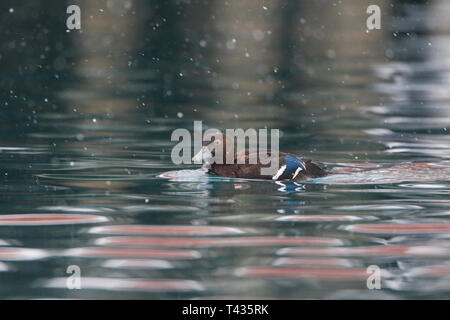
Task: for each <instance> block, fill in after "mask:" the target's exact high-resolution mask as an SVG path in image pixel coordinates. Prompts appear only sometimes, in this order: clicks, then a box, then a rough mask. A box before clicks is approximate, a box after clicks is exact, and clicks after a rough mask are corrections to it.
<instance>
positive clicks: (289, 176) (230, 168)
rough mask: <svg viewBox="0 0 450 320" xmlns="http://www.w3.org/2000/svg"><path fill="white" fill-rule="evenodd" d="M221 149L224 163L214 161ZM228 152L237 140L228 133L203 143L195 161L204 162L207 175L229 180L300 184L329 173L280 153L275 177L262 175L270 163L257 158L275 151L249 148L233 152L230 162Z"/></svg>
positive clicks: (303, 159) (287, 154)
mask: <svg viewBox="0 0 450 320" xmlns="http://www.w3.org/2000/svg"><path fill="white" fill-rule="evenodd" d="M218 148H221V149H222V150H221V151H222V156H223V159H222V160H223V161H220V162H221V163H216V161H215V156H216V150H218ZM228 150H234V139H229V138H227V136H226V135H225V134H223V135H220V136H219V137H217V136H216V137H212V139H211V140H209V141H206V142H204V143H203V147H202V148H201V150H200V151H199V152H198V153H197V154H196V155H195V156H194V157H193V158H192V160H193V161H194V162H195V163H202V164H203V165H202V169H203V170H204V171H206V172H207V173H208V174H211V175H216V176H221V177H228V178H241V179H263V180H275V181H283V180H285V181H299V180H305V179H308V178H319V177H324V176H326V175H328V172H327V171H326V170H325V169H323V168H322V167H321V166H320V165H319V164H317V163H316V162H314V161H313V160H311V159H306V158H303V157H299V156H296V155H293V154H290V153H285V152H278V156H279V162H278V168H276V170H275V171H273V173H272V174H269V175H268V174H264V175H263V174H262V172H261V169H262V168H264V167H266V168H268V167H269V164H265V165H264V164H262V163H261V161H260V158H259V157H257V155H258V154H261V152H266V154H267V155H268V156H270V155H271V154H272V150H270V149H269V150H264V149H261V150H259V149H258V150H253V151H252V150H247V149H246V150H243V151H240V152H234V155H233V161H232V162H230V163H227V162H226V155H227V154H228V153H230V152H229V151H228ZM252 157H255V158H252ZM250 159H257V161H256V163H254V164H251V163H250V162H251V161H249V160H250ZM218 162H219V161H218Z"/></svg>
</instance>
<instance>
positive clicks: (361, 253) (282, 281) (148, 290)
mask: <svg viewBox="0 0 450 320" xmlns="http://www.w3.org/2000/svg"><path fill="white" fill-rule="evenodd" d="M71 4H76V5H78V6H79V7H80V9H81V29H80V30H67V27H66V20H67V18H68V17H69V14H67V13H66V9H67V7H68V6H69V5H71ZM374 4H375V5H378V6H379V7H380V12H381V29H379V30H367V27H366V20H367V18H368V17H369V14H367V13H366V10H367V7H368V6H369V5H374ZM449 15H450V2H448V1H445V0H429V1H420V0H416V1H413V0H410V1H407V0H403V1H402V0H397V1H395V0H391V1H388V0H385V1H383V0H371V1H365V0H342V1H328V0H316V1H294V0H292V1H287V0H286V1H282V0H279V1H278V0H275V1H249V0H241V1H233V0H230V1H219V0H203V1H196V0H171V1H162V0H161V1H144V0H102V1H100V0H89V1H88V0H84V1H82V0H79V1H46V0H35V1H9V0H4V1H2V2H1V4H0V17H1V20H0V21H1V22H0V39H1V43H0V71H1V72H0V281H1V283H2V285H1V286H0V296H1V297H2V298H204V297H232V298H331V299H341V298H343V299H346V298H369V299H374V298H382V299H383V298H444V297H447V298H448V292H449V291H448V289H449V288H450V283H449V274H450V266H449V260H448V258H449V256H450V246H449V243H448V237H449V232H450V226H449V224H448V212H449V211H448V208H449V206H450V202H449V201H448V199H447V197H448V194H449V192H450V185H449V183H448V180H449V177H450V169H449V168H450V166H449V161H448V159H449V157H450V150H449V149H450V139H449V136H448V131H447V129H448V126H449V123H450V90H449V89H448V88H449V84H450V41H449V40H450V20H449V19H448V16H449ZM194 120H202V121H203V124H204V125H205V127H206V126H208V127H216V128H256V129H258V128H265V127H267V128H269V129H270V128H278V129H280V130H281V132H282V136H281V139H280V147H281V149H282V150H283V151H288V152H293V153H296V154H300V155H304V156H307V157H311V158H313V159H315V160H318V161H321V162H323V163H325V165H327V167H328V168H329V169H330V170H334V171H335V172H337V173H345V175H344V174H342V175H333V176H330V177H327V178H326V179H323V180H320V179H319V180H318V181H309V182H305V184H302V185H289V184H287V185H285V184H281V185H279V184H275V183H272V182H261V181H240V180H235V181H231V180H227V179H218V178H208V177H205V176H198V175H194V176H183V177H182V178H176V177H175V178H174V179H165V178H161V177H160V174H162V173H163V172H166V171H169V170H181V169H194V168H196V166H175V165H174V164H173V163H172V162H171V160H170V152H171V148H172V146H173V144H174V143H173V142H171V141H170V136H171V132H172V131H173V130H174V129H176V128H187V129H192V126H193V121H194ZM69 265H77V266H79V267H80V269H81V276H82V289H81V290H70V289H68V288H67V287H66V280H67V277H69V276H70V275H69V274H67V272H66V269H67V267H68V266H69ZM369 265H377V266H379V267H380V268H381V269H382V270H383V280H382V289H381V290H369V289H368V288H367V286H366V279H367V273H366V268H367V266H369Z"/></svg>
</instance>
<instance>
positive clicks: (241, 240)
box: [97, 237, 342, 247]
mask: <svg viewBox="0 0 450 320" xmlns="http://www.w3.org/2000/svg"><path fill="white" fill-rule="evenodd" d="M97 244H101V245H111V246H130V247H133V246H139V247H146V246H149V247H243V246H278V245H283V246H289V245H292V246H339V245H342V241H341V240H339V239H331V238H313V237H284V238H280V237H237V238H154V237H107V238H102V239H98V240H97Z"/></svg>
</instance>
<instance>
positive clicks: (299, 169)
mask: <svg viewBox="0 0 450 320" xmlns="http://www.w3.org/2000/svg"><path fill="white" fill-rule="evenodd" d="M300 171H303V168H302V167H298V168H297V170H295V173H294V176H293V177H292V179H295V177H296V176H297V175H298V174H299V172H300Z"/></svg>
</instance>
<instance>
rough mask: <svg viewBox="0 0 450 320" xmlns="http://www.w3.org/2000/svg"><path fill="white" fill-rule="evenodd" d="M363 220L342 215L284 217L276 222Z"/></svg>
mask: <svg viewBox="0 0 450 320" xmlns="http://www.w3.org/2000/svg"><path fill="white" fill-rule="evenodd" d="M361 219H362V218H360V217H357V216H341V215H292V216H282V217H279V218H277V219H275V220H276V221H302V222H316V221H317V222H322V221H324V222H327V221H330V222H333V221H338V222H340V221H357V220H361Z"/></svg>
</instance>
